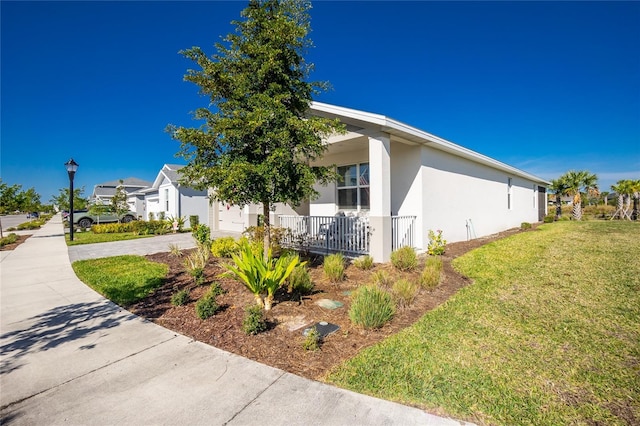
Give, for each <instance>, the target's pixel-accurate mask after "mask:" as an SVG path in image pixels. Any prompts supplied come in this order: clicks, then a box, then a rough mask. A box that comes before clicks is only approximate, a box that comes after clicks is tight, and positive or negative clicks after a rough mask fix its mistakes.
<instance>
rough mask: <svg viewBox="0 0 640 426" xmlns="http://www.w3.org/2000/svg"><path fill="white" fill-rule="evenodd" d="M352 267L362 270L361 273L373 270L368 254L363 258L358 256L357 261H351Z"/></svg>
mask: <svg viewBox="0 0 640 426" xmlns="http://www.w3.org/2000/svg"><path fill="white" fill-rule="evenodd" d="M353 266H355V267H356V268H358V269H362V270H363V271H364V270H369V269H371V268H373V257H371V256H370V255H368V254H366V255H364V256H360V257H358V258H357V259H354V260H353Z"/></svg>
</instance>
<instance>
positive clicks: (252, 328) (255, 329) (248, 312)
mask: <svg viewBox="0 0 640 426" xmlns="http://www.w3.org/2000/svg"><path fill="white" fill-rule="evenodd" d="M266 329H267V321H266V319H265V317H264V309H262V306H260V305H257V304H255V303H254V304H252V305H250V306H247V307H246V308H245V310H244V318H243V319H242V331H244V332H245V333H246V334H249V335H253V334H259V333H262V332H263V331H265V330H266Z"/></svg>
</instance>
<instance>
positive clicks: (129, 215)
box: [73, 210, 136, 228]
mask: <svg viewBox="0 0 640 426" xmlns="http://www.w3.org/2000/svg"><path fill="white" fill-rule="evenodd" d="M118 219H119V220H118ZM132 220H136V213H135V212H132V211H128V212H126V213H125V214H123V215H122V216H120V217H118V216H116V215H115V214H100V215H95V214H90V213H89V211H88V210H78V211H75V210H74V211H73V223H75V224H76V225H77V226H78V227H80V228H91V225H94V224H96V225H97V224H100V223H114V222H118V221H120V222H122V223H129V222H131V221H132Z"/></svg>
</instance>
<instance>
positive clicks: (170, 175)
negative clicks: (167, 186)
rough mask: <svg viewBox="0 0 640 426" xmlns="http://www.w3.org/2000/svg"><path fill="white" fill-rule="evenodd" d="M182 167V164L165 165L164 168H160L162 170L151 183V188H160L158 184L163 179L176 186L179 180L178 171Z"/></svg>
mask: <svg viewBox="0 0 640 426" xmlns="http://www.w3.org/2000/svg"><path fill="white" fill-rule="evenodd" d="M183 167H184V165H182V164H165V165H164V166H162V169H160V172H159V173H158V176H157V177H156V180H154V181H153V185H151V186H152V187H153V188H158V187H160V184H161V183H162V181H163V180H164V179H165V178H166V179H167V180H168V181H169V182H171V183H172V184H174V185H178V184H179V180H180V172H179V170H180V169H181V168H183Z"/></svg>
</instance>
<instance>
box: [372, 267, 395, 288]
mask: <svg viewBox="0 0 640 426" xmlns="http://www.w3.org/2000/svg"><path fill="white" fill-rule="evenodd" d="M371 283H372V284H373V285H376V286H379V287H389V286H391V284H392V280H391V276H390V275H389V273H388V272H387V271H385V270H382V271H375V272H373V273H372V274H371Z"/></svg>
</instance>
